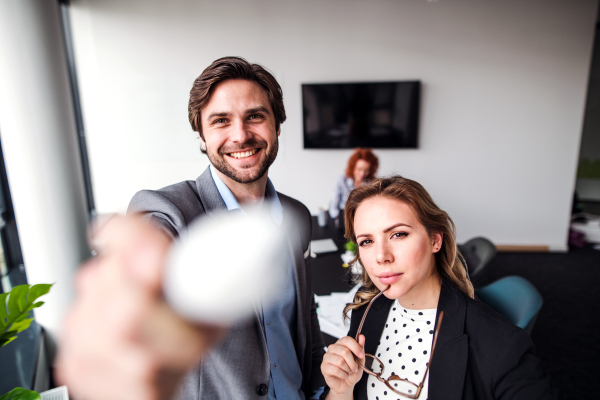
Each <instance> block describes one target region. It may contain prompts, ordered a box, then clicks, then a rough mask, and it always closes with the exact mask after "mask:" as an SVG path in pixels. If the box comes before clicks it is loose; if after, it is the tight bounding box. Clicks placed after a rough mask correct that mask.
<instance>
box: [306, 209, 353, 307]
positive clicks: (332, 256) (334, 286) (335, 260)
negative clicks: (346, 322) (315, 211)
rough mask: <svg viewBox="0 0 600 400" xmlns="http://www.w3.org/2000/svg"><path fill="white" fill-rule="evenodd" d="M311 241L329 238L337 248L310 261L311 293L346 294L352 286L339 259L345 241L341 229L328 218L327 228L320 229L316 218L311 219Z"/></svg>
mask: <svg viewBox="0 0 600 400" xmlns="http://www.w3.org/2000/svg"><path fill="white" fill-rule="evenodd" d="M311 238H312V240H317V239H327V238H331V239H333V241H334V242H335V244H336V246H337V247H338V251H336V252H331V253H324V254H319V255H317V258H313V260H312V284H313V291H314V292H315V294H316V295H318V296H324V295H328V294H331V292H347V291H349V290H350V289H352V287H353V286H354V285H353V284H352V283H351V281H350V275H349V273H348V268H344V267H343V266H342V264H343V261H342V259H341V258H340V255H342V254H343V253H344V252H345V251H346V250H345V249H344V244H345V243H346V239H345V238H344V233H343V231H342V230H341V229H338V228H336V227H335V224H334V221H333V220H331V219H329V218H328V221H327V226H325V227H320V226H319V224H318V223H317V217H313V224H312V237H311Z"/></svg>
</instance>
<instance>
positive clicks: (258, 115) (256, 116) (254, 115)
mask: <svg viewBox="0 0 600 400" xmlns="http://www.w3.org/2000/svg"><path fill="white" fill-rule="evenodd" d="M262 117H263V116H262V115H260V114H252V115H250V116H249V117H248V119H259V118H262Z"/></svg>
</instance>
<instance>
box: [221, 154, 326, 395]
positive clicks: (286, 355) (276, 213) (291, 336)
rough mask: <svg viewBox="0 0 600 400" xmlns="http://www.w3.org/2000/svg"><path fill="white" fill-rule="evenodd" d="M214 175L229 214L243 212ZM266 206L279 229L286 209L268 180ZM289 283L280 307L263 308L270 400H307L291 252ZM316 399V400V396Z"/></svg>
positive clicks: (288, 262) (288, 266) (277, 304)
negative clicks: (300, 361)
mask: <svg viewBox="0 0 600 400" xmlns="http://www.w3.org/2000/svg"><path fill="white" fill-rule="evenodd" d="M210 173H211V176H212V178H213V181H214V182H215V185H216V186H217V190H218V191H219V194H220V195H221V197H222V198H223V201H224V202H225V206H226V207H227V210H228V211H232V210H240V211H242V212H243V210H242V208H241V206H240V204H239V203H238V201H237V199H236V198H235V196H234V195H233V193H231V190H229V188H228V187H227V185H225V184H224V183H223V181H222V180H221V178H219V176H218V175H217V174H216V172H215V171H214V168H213V166H212V165H211V166H210ZM265 202H269V203H270V204H265V205H266V206H270V207H271V218H272V219H273V222H274V223H275V225H277V226H281V223H282V222H283V208H282V206H281V203H280V202H279V197H277V192H276V191H275V187H274V186H273V183H271V180H270V179H268V180H267V188H266V191H265ZM285 263H286V269H287V271H286V272H287V273H286V277H285V279H286V284H285V291H284V293H283V294H282V295H281V297H280V298H279V299H278V301H277V302H276V304H269V305H268V307H262V310H261V322H262V328H263V331H264V333H265V338H266V340H267V351H268V352H269V359H270V362H271V379H270V380H269V392H268V399H269V400H276V399H280V400H283V399H285V400H287V399H290V400H294V399H300V400H304V398H305V397H304V392H303V391H302V371H301V370H300V365H299V364H298V358H297V356H296V348H295V345H294V342H295V340H296V337H295V336H296V335H295V333H296V283H295V282H296V281H295V278H294V270H293V264H292V258H291V254H290V253H289V252H288V256H287V259H286V262H285ZM321 392H322V389H319V390H317V391H315V393H313V396H311V399H318V396H319V395H320V394H321ZM315 396H316V397H315Z"/></svg>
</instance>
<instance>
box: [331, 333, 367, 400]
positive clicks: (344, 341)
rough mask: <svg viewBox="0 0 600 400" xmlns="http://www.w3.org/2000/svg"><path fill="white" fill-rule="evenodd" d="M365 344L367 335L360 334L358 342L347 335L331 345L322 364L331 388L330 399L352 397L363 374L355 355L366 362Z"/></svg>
mask: <svg viewBox="0 0 600 400" xmlns="http://www.w3.org/2000/svg"><path fill="white" fill-rule="evenodd" d="M364 345H365V337H364V336H363V335H360V337H359V338H358V343H357V342H356V340H354V339H353V338H351V337H350V336H346V337H343V338H341V339H340V340H338V341H337V342H335V344H332V345H331V346H329V348H328V349H327V353H326V354H325V356H323V363H322V364H321V372H322V373H323V376H324V377H325V381H326V382H327V385H328V386H329V389H330V392H329V396H327V398H328V399H331V400H333V399H351V398H352V391H353V390H354V385H356V384H357V383H358V381H359V380H360V378H361V377H362V374H363V371H362V369H361V368H360V366H359V365H358V363H357V362H356V361H355V360H354V355H356V357H358V358H359V359H360V360H361V362H363V363H364V360H365V350H364Z"/></svg>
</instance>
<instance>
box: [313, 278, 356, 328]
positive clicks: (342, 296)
mask: <svg viewBox="0 0 600 400" xmlns="http://www.w3.org/2000/svg"><path fill="white" fill-rule="evenodd" d="M361 285H362V284H361V283H359V284H357V285H356V286H354V287H353V288H352V290H350V291H349V292H342V293H331V294H330V295H329V296H317V295H316V294H315V302H316V303H317V304H318V308H317V316H318V318H319V325H320V327H321V332H324V333H327V334H328V335H331V336H333V337H335V338H338V339H339V338H342V337H344V336H346V334H347V333H348V328H349V327H350V320H348V321H344V315H343V312H344V307H346V304H347V303H351V302H352V300H353V299H354V295H355V294H356V292H357V291H358V288H360V286H361Z"/></svg>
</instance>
